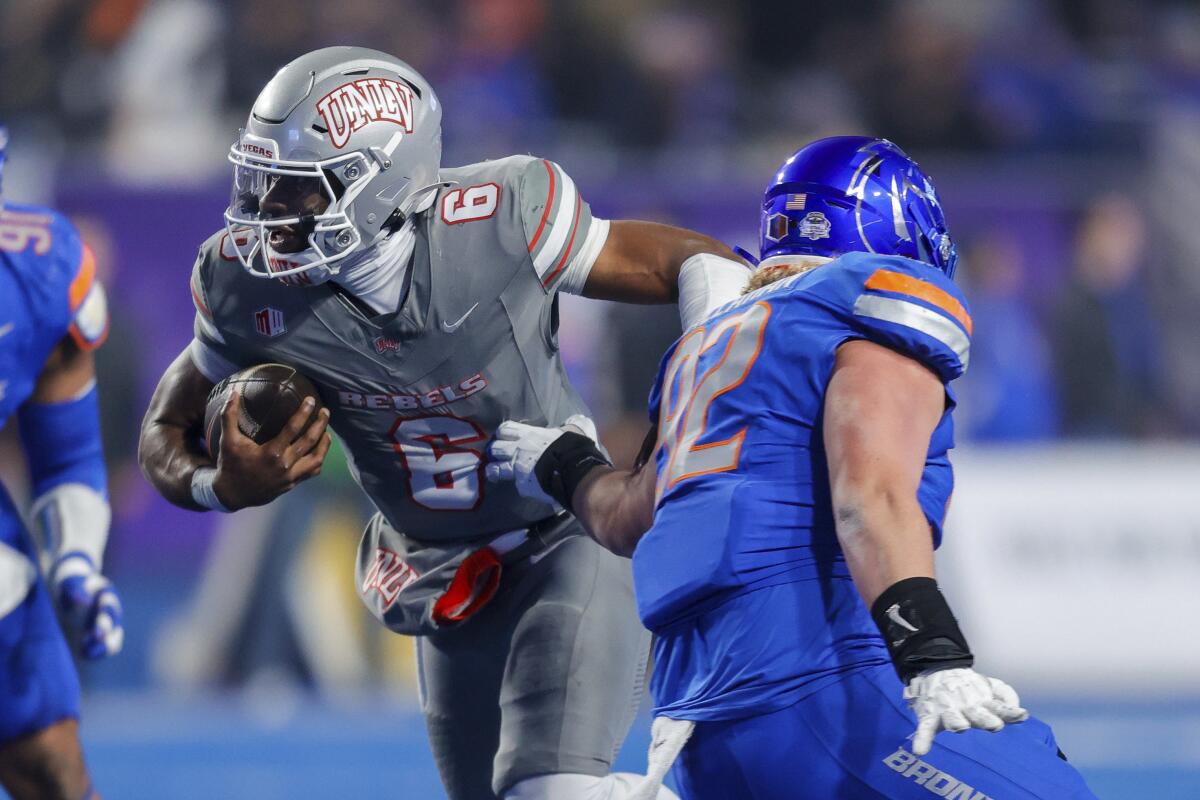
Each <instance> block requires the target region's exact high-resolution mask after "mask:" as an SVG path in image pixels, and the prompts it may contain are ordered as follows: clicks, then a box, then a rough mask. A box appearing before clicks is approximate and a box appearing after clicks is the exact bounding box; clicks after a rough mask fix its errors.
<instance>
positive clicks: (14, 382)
mask: <svg viewBox="0 0 1200 800" xmlns="http://www.w3.org/2000/svg"><path fill="white" fill-rule="evenodd" d="M107 333H108V310H107V305H106V301H105V297H104V290H103V287H102V286H101V285H100V282H99V281H98V280H96V262H95V259H94V258H93V256H92V253H91V251H90V250H89V249H88V248H87V247H86V246H85V245H84V244H83V243H82V242H81V240H80V238H79V234H78V233H77V232H76V230H75V227H74V226H73V225H72V224H71V223H70V221H68V220H67V218H66V217H64V216H62V215H61V214H59V213H57V212H55V211H51V210H50V209H46V208H38V207H35V206H22V205H15V204H5V205H3V206H0V426H3V425H4V423H5V422H7V420H8V418H9V417H11V416H12V415H13V412H15V411H16V410H17V408H18V407H19V406H20V405H21V404H22V403H24V402H25V401H26V400H27V399H29V396H30V394H32V392H33V388H34V385H35V384H36V382H37V377H38V375H39V374H40V373H41V371H42V367H43V366H44V364H45V362H46V358H47V357H48V356H49V355H50V351H51V350H53V349H54V346H55V345H56V344H58V342H60V341H61V340H62V339H63V337H64V336H67V335H70V336H71V337H72V338H74V340H75V342H76V344H77V345H78V346H79V347H80V348H82V349H84V350H91V349H94V348H95V347H98V346H99V345H100V344H101V343H102V342H103V340H104V337H105V336H106V335H107Z"/></svg>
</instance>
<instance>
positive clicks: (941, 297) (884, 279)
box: [866, 269, 973, 335]
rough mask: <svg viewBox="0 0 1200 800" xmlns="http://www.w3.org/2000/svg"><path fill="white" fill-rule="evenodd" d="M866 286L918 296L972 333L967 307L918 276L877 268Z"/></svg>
mask: <svg viewBox="0 0 1200 800" xmlns="http://www.w3.org/2000/svg"><path fill="white" fill-rule="evenodd" d="M866 286H867V288H868V289H877V290H879V291H882V292H895V293H896V294H906V295H909V296H910V297H917V298H920V299H921V300H924V301H925V302H926V303H930V304H932V305H935V306H937V307H938V308H940V309H941V310H942V311H945V312H946V313H947V314H949V315H950V316H952V317H954V318H955V319H956V320H958V322H959V324H960V325H962V326H963V328H965V329H966V331H967V334H968V335H971V334H972V328H973V325H972V323H971V315H970V314H968V313H967V309H965V308H964V307H963V304H962V303H960V302H959V301H958V298H957V297H955V296H954V295H952V294H950V293H949V292H947V291H945V290H944V289H939V288H938V287H937V286H934V285H933V284H932V283H930V282H929V281H923V280H921V279H920V278H914V277H912V276H911V275H905V274H904V273H902V272H892V271H891V270H887V269H879V270H876V271H875V274H874V275H872V276H871V277H870V278H868V279H867V284H866Z"/></svg>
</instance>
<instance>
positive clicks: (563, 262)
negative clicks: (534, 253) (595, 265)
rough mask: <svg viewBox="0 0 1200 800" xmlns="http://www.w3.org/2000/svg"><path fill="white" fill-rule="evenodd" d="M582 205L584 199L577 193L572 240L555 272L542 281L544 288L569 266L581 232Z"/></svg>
mask: <svg viewBox="0 0 1200 800" xmlns="http://www.w3.org/2000/svg"><path fill="white" fill-rule="evenodd" d="M582 205H583V198H581V197H580V196H579V193H578V192H576V193H575V222H573V223H572V224H571V238H570V239H568V240H567V249H566V250H563V254H562V258H560V259H559V260H558V266H557V267H555V268H554V271H553V272H551V273H550V274H549V275H548V276H547V277H546V280H544V281H542V286H543V287H546V286H549V285H550V284H552V283H554V279H555V277H557V276H558V273H560V272H562V269H563V267H564V266H566V264H567V256H569V255H571V247H572V246H574V244H575V233H576V232H577V231H578V230H579V218H580V217H581V216H583V215H582V214H580V213H579V209H580V207H581V206H582Z"/></svg>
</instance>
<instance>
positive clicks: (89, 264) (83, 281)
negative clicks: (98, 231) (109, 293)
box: [67, 244, 96, 314]
mask: <svg viewBox="0 0 1200 800" xmlns="http://www.w3.org/2000/svg"><path fill="white" fill-rule="evenodd" d="M95 280H96V257H95V256H94V255H92V248H90V247H88V246H87V245H86V244H85V245H84V246H83V255H81V256H80V257H79V272H77V273H75V279H74V280H72V281H71V287H70V289H68V290H67V297H68V298H69V301H70V304H71V313H72V314H74V313H75V312H76V311H78V310H79V306H80V305H81V304H82V303H83V301H84V298H86V297H87V295H88V292H89V291H91V289H92V283H93V282H95Z"/></svg>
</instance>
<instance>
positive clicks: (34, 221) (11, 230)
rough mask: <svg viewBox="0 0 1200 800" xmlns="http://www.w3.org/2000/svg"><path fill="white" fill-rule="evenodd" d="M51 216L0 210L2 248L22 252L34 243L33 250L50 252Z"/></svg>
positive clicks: (39, 253)
mask: <svg viewBox="0 0 1200 800" xmlns="http://www.w3.org/2000/svg"><path fill="white" fill-rule="evenodd" d="M50 222H51V219H50V217H45V216H42V215H41V214H24V213H21V212H19V211H4V210H0V250H7V251H8V252H10V253H20V252H23V251H24V250H25V248H27V247H29V245H30V243H31V242H32V243H33V252H34V253H36V254H38V255H39V256H44V255H45V254H46V253H48V252H50V245H51V244H52V243H53V237H52V236H51V235H50Z"/></svg>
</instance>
